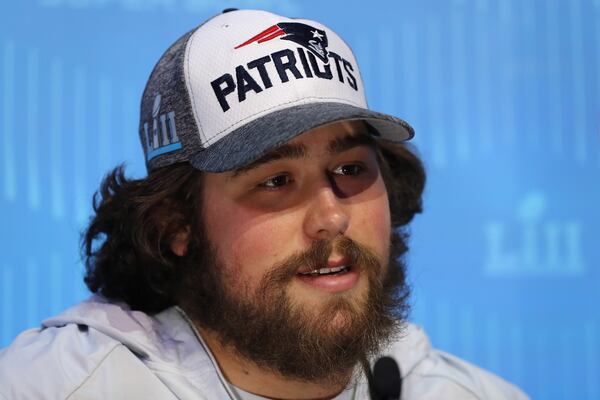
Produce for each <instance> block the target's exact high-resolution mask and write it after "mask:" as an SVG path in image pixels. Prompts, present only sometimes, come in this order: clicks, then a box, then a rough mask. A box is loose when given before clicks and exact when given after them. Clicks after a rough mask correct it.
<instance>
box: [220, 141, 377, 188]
mask: <svg viewBox="0 0 600 400" xmlns="http://www.w3.org/2000/svg"><path fill="white" fill-rule="evenodd" d="M359 146H368V147H371V148H374V147H375V139H373V137H371V135H369V134H359V135H346V136H343V137H340V138H337V139H334V140H332V141H330V142H329V144H328V146H327V152H328V153H329V154H330V155H337V154H340V153H343V152H344V151H348V150H350V149H353V148H355V147H359ZM301 158H308V149H307V148H306V146H304V145H303V144H283V145H281V146H279V147H277V148H276V149H275V150H272V151H270V152H269V153H267V154H265V155H264V156H262V157H260V158H258V159H257V160H254V161H252V162H251V163H250V164H248V165H245V166H243V167H240V168H238V169H236V170H235V171H234V172H233V175H232V176H231V177H232V178H235V177H237V176H240V175H243V174H246V173H248V172H250V171H251V170H253V169H256V168H258V167H259V166H261V165H264V164H268V163H270V162H273V161H276V160H282V159H290V160H297V159H301Z"/></svg>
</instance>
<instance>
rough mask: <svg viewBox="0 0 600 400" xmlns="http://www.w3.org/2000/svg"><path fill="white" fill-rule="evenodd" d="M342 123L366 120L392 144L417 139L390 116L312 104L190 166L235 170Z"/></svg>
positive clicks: (215, 148) (211, 150)
mask: <svg viewBox="0 0 600 400" xmlns="http://www.w3.org/2000/svg"><path fill="white" fill-rule="evenodd" d="M343 120H364V121H365V122H367V123H369V125H371V126H372V127H373V128H374V129H375V132H372V133H373V134H374V135H379V137H381V138H383V139H386V140H389V141H392V142H403V141H405V140H409V139H411V138H412V137H413V136H414V130H413V128H412V127H411V126H410V125H409V124H408V123H406V122H405V121H403V120H401V119H399V118H396V117H392V116H391V115H386V114H381V113H378V112H375V111H371V110H368V109H365V108H360V107H356V106H352V105H349V104H345V103H329V102H328V103H310V104H303V105H299V106H293V107H289V108H285V109H283V110H279V111H275V112H272V113H270V114H268V115H265V116H263V117H260V118H257V119H255V120H253V121H251V122H249V123H247V124H245V125H244V126H241V127H239V128H237V129H235V130H234V131H232V132H231V133H229V134H228V135H227V136H225V137H224V138H222V139H221V140H219V141H217V142H215V143H214V144H212V145H211V146H210V147H208V148H206V149H204V150H202V151H200V152H198V153H197V154H194V155H193V156H192V157H191V159H190V163H191V164H192V165H193V166H194V167H195V168H197V169H199V170H201V171H206V172H225V171H231V170H235V169H238V168H240V167H243V166H245V165H247V164H248V163H250V162H252V161H254V160H256V159H257V158H259V157H261V156H262V155H264V154H266V153H268V152H269V151H270V150H272V149H274V148H276V147H278V146H280V145H282V144H283V143H285V142H287V141H289V140H291V139H293V138H294V137H296V136H298V135H301V134H302V133H304V132H307V131H310V130H312V129H314V128H317V127H319V126H322V125H326V124H329V123H332V122H338V121H343Z"/></svg>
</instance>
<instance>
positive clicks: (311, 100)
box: [0, 10, 526, 400]
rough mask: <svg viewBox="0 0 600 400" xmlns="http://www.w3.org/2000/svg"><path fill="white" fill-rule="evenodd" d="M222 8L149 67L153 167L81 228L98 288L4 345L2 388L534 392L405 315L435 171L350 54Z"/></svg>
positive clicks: (406, 395) (258, 395)
mask: <svg viewBox="0 0 600 400" xmlns="http://www.w3.org/2000/svg"><path fill="white" fill-rule="evenodd" d="M226 11H227V12H224V13H223V14H221V15H218V16H216V17H214V18H212V19H210V20H208V21H206V22H205V23H204V24H203V25H201V26H200V27H198V28H196V29H195V30H193V31H191V32H189V33H188V34H186V35H184V36H183V37H182V38H180V39H179V40H178V41H177V42H176V43H175V44H173V45H172V46H171V47H170V48H169V49H168V50H167V51H166V53H165V54H164V55H163V56H162V58H161V59H160V60H159V62H158V64H157V65H156V67H155V68H154V70H153V72H152V74H151V76H150V79H149V80H148V83H147V86H146V89H145V91H144V95H143V98H142V106H141V121H140V138H141V142H142V146H143V149H144V153H145V156H146V162H147V168H148V171H149V174H148V177H146V178H144V179H141V180H129V179H127V178H125V176H124V173H123V170H122V168H117V169H115V170H114V171H113V172H112V173H111V174H109V175H108V176H107V177H106V178H105V180H104V182H103V183H102V185H101V188H100V190H99V196H98V197H96V198H95V202H94V210H95V217H94V218H93V219H92V221H91V223H90V225H89V227H88V229H87V231H86V233H85V236H84V241H83V243H84V245H83V247H84V255H85V259H86V268H87V274H86V277H85V281H86V284H87V285H88V287H89V288H90V290H91V291H92V292H94V293H95V295H94V296H93V297H92V298H91V299H89V300H88V301H85V302H83V303H81V304H78V305H76V306H75V307H73V308H71V309H69V310H67V311H65V312H64V313H63V314H61V315H59V316H57V317H54V318H50V319H49V320H46V321H45V322H44V323H43V325H42V327H41V328H40V329H32V330H30V331H27V332H24V333H23V334H21V335H20V336H19V337H17V339H16V340H15V342H14V343H13V344H12V345H11V346H10V347H9V348H7V349H5V350H3V352H2V353H0V383H1V384H0V395H1V396H0V397H2V398H6V399H21V398H23V399H30V398H48V399H50V398H51V399H54V398H61V399H62V398H65V399H66V398H69V399H149V398H152V399H154V398H156V399H264V398H273V399H338V400H341V399H369V398H381V399H383V398H398V397H399V391H400V388H401V389H402V398H403V399H484V398H486V399H487V398H490V399H521V398H526V397H525V395H524V394H523V393H522V392H521V391H519V390H518V389H517V388H516V387H514V386H512V385H510V384H508V383H506V382H504V381H503V380H501V379H500V378H498V377H495V376H494V375H492V374H489V373H487V372H484V371H482V370H480V369H478V368H477V367H474V366H472V365H470V364H468V363H466V362H464V361H461V360H459V359H457V358H455V357H453V356H451V355H448V354H445V353H442V352H439V351H436V350H434V349H432V348H431V346H430V344H429V342H428V340H427V337H426V336H425V334H424V332H423V331H422V330H421V329H420V328H418V327H415V326H413V325H411V324H408V323H407V322H406V321H405V320H406V313H407V298H408V288H407V286H406V283H405V268H404V264H403V261H402V258H401V256H402V255H403V254H404V253H405V252H406V250H407V245H406V240H407V235H406V234H405V233H404V231H403V227H405V226H406V225H407V224H408V223H409V222H410V220H411V219H412V218H413V216H414V214H415V213H417V212H420V210H421V193H422V191H423V187H424V182H425V174H424V171H423V168H422V165H421V163H420V161H419V160H418V158H417V157H416V156H415V155H413V154H412V153H411V152H410V151H409V150H408V149H407V148H406V147H405V146H404V145H403V144H402V142H403V141H405V140H407V139H409V138H411V137H412V136H413V131H412V128H411V127H410V126H409V125H408V124H406V123H405V122H404V121H402V120H399V119H397V118H394V117H391V116H387V115H383V114H380V113H377V112H374V111H371V110H369V109H368V108H367V106H366V102H365V95H364V88H363V82H362V80H361V77H360V73H359V70H358V65H357V63H356V60H355V58H354V56H353V54H352V52H351V50H350V48H349V47H348V46H347V45H346V44H345V43H344V42H343V41H342V40H341V39H340V38H339V37H338V36H337V35H336V34H335V33H334V32H333V31H331V30H330V29H328V28H327V27H325V26H323V25H321V24H319V23H317V22H314V21H307V20H298V19H288V18H284V17H281V16H277V15H273V14H270V13H267V12H263V11H249V10H246V11H237V10H226ZM382 356H390V357H391V358H392V359H395V360H396V362H397V363H398V364H399V369H400V372H398V371H397V366H396V364H395V363H394V362H393V361H390V359H389V358H384V359H383V361H382V362H381V363H379V362H377V360H379V359H380V358H381V357H382ZM376 362H377V364H376V367H375V369H373V364H374V363H376ZM386 363H387V364H386ZM377 365H379V367H377ZM386 365H387V367H386ZM381 382H383V384H382V383H381ZM386 385H387V386H390V387H388V388H387V389H386V388H385V386H386ZM386 391H387V392H386Z"/></svg>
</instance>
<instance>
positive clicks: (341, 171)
mask: <svg viewBox="0 0 600 400" xmlns="http://www.w3.org/2000/svg"><path fill="white" fill-rule="evenodd" d="M364 170H365V168H364V167H363V166H362V165H360V164H344V165H340V166H339V167H337V168H336V169H334V170H333V173H334V174H337V175H359V174H360V173H361V172H363V171H364Z"/></svg>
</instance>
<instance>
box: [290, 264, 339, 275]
mask: <svg viewBox="0 0 600 400" xmlns="http://www.w3.org/2000/svg"><path fill="white" fill-rule="evenodd" d="M348 271H350V265H340V266H339V267H333V268H319V269H313V270H311V271H306V272H298V274H299V275H303V276H321V275H342V274H345V273H346V272H348Z"/></svg>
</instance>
